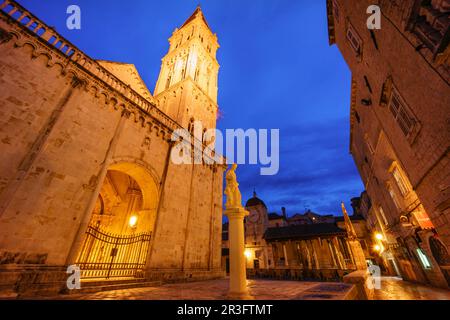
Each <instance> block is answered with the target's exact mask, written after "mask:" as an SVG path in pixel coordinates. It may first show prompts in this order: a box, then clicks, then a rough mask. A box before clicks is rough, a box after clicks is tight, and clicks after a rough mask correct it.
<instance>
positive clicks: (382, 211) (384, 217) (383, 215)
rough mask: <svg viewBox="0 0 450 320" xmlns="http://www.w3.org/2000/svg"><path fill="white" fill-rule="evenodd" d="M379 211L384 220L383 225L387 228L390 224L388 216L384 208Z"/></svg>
mask: <svg viewBox="0 0 450 320" xmlns="http://www.w3.org/2000/svg"><path fill="white" fill-rule="evenodd" d="M379 211H380V215H381V218H382V219H383V223H384V224H385V225H386V226H387V225H388V224H389V223H388V220H387V219H386V215H385V214H384V210H383V208H382V207H380V208H379Z"/></svg>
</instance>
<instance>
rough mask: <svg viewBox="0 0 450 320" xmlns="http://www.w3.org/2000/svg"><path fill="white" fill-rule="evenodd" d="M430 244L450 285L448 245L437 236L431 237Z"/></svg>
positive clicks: (435, 258) (432, 252) (434, 256)
mask: <svg viewBox="0 0 450 320" xmlns="http://www.w3.org/2000/svg"><path fill="white" fill-rule="evenodd" d="M428 244H429V246H430V251H431V254H432V255H433V258H434V260H435V261H436V262H437V264H438V265H439V268H440V269H441V272H442V274H443V276H444V278H445V280H446V281H447V285H448V286H450V255H449V254H448V251H447V248H446V246H445V245H444V244H443V243H442V242H441V241H440V240H439V239H438V238H437V237H436V236H431V237H429V238H428Z"/></svg>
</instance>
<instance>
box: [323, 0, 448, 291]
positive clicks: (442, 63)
mask: <svg viewBox="0 0 450 320" xmlns="http://www.w3.org/2000/svg"><path fill="white" fill-rule="evenodd" d="M373 4H374V1H371V0H346V1H344V0H327V11H328V29H329V41H330V44H337V46H338V48H339V50H340V51H341V53H342V55H343V56H344V59H345V61H346V62H347V64H348V65H349V67H350V69H351V71H352V81H351V106H350V114H351V120H350V122H351V123H350V126H351V134H350V152H351V154H352V156H353V158H354V161H355V163H356V166H357V167H358V170H359V173H360V175H361V177H362V180H363V182H364V185H365V187H366V190H367V196H369V197H370V200H371V202H370V206H369V207H367V208H366V209H365V216H366V219H367V221H368V225H369V227H370V229H371V232H372V233H373V236H376V233H379V234H380V235H379V237H380V239H381V240H377V241H379V243H378V244H377V249H378V252H379V255H380V256H381V257H382V258H383V259H384V261H386V262H387V265H388V266H389V268H390V270H391V272H395V273H399V274H400V275H401V276H402V277H403V278H404V279H407V280H411V281H416V282H421V283H428V284H431V285H435V286H440V287H445V288H447V287H448V286H449V285H450V256H449V254H448V250H450V154H449V153H450V129H449V128H450V116H449V115H450V89H449V83H450V49H449V46H448V44H449V39H450V29H449V26H450V19H449V14H450V1H448V0H431V1H422V0H402V1H388V0H381V1H377V4H378V5H379V6H380V8H381V29H379V30H370V29H369V28H368V26H367V19H368V18H369V15H368V14H366V12H367V8H368V7H369V6H371V5H373ZM366 204H367V203H366Z"/></svg>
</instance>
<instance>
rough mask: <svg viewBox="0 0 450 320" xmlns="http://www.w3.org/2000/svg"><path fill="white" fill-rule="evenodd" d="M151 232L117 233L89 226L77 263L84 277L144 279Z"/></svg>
mask: <svg viewBox="0 0 450 320" xmlns="http://www.w3.org/2000/svg"><path fill="white" fill-rule="evenodd" d="M150 240H151V233H140V234H136V235H125V236H123V235H117V234H112V233H109V232H105V231H102V230H100V229H99V228H97V227H93V226H90V227H89V228H88V230H87V231H86V238H85V240H84V243H83V247H82V249H81V251H80V255H79V257H78V259H77V263H76V264H77V265H78V266H79V267H80V269H81V278H82V279H101V278H103V279H110V278H131V277H133V278H143V277H144V272H143V271H144V267H145V261H146V258H147V253H148V250H149V245H150Z"/></svg>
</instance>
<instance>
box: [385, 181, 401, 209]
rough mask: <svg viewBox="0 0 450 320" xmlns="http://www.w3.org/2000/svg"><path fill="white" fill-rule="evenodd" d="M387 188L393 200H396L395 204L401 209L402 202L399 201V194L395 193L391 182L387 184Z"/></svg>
mask: <svg viewBox="0 0 450 320" xmlns="http://www.w3.org/2000/svg"><path fill="white" fill-rule="evenodd" d="M387 190H388V192H389V195H390V196H391V198H392V201H393V202H394V204H395V206H396V207H397V209H400V208H401V207H400V203H399V202H398V199H397V195H396V194H395V191H394V189H393V188H392V186H391V185H390V184H388V185H387Z"/></svg>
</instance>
